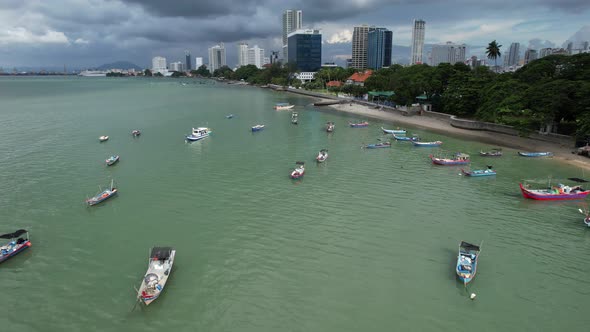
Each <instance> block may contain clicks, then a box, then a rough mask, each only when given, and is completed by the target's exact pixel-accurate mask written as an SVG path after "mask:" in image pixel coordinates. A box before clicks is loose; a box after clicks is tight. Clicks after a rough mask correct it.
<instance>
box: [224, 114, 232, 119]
mask: <svg viewBox="0 0 590 332" xmlns="http://www.w3.org/2000/svg"><path fill="white" fill-rule="evenodd" d="M233 117H234V115H233V114H228V115H226V116H225V118H226V119H232V118H233Z"/></svg>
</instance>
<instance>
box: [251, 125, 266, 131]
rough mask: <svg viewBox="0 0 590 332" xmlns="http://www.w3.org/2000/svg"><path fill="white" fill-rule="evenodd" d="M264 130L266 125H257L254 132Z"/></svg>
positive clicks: (253, 129)
mask: <svg viewBox="0 0 590 332" xmlns="http://www.w3.org/2000/svg"><path fill="white" fill-rule="evenodd" d="M262 129H264V125H255V126H254V127H252V131H261V130H262Z"/></svg>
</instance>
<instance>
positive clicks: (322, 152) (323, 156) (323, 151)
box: [315, 149, 328, 163]
mask: <svg viewBox="0 0 590 332" xmlns="http://www.w3.org/2000/svg"><path fill="white" fill-rule="evenodd" d="M326 159H328V150H327V149H321V150H320V153H318V156H317V157H315V160H316V161H317V162H318V163H323V162H324V161H326Z"/></svg>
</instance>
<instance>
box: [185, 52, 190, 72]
mask: <svg viewBox="0 0 590 332" xmlns="http://www.w3.org/2000/svg"><path fill="white" fill-rule="evenodd" d="M184 56H185V60H186V64H185V68H186V70H187V71H190V70H191V69H192V67H191V52H189V51H188V50H186V51H184Z"/></svg>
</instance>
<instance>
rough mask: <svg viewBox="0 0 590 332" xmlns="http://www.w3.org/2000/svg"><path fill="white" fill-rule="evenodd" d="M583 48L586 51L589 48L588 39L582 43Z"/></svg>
mask: <svg viewBox="0 0 590 332" xmlns="http://www.w3.org/2000/svg"><path fill="white" fill-rule="evenodd" d="M582 50H584V51H586V50H588V41H585V42H583V43H582Z"/></svg>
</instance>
